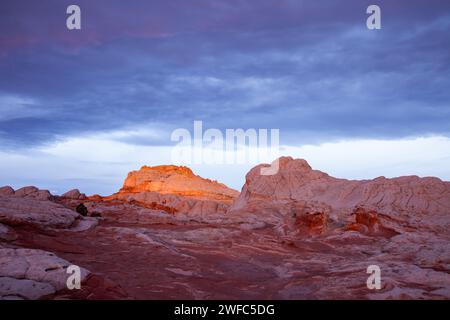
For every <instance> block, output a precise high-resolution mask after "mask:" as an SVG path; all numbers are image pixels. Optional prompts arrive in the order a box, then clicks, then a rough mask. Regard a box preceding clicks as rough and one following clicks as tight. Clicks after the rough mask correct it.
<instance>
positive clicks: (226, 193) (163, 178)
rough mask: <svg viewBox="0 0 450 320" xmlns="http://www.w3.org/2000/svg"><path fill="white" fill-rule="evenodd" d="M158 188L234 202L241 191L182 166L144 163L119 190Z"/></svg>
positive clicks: (158, 190) (136, 191)
mask: <svg viewBox="0 0 450 320" xmlns="http://www.w3.org/2000/svg"><path fill="white" fill-rule="evenodd" d="M139 192H157V193H159V194H172V195H179V196H183V197H190V198H195V199H199V200H219V201H223V202H231V201H233V200H234V198H236V197H237V196H238V195H239V193H238V192H237V191H236V190H233V189H230V188H228V187H227V186H225V185H224V184H221V183H218V182H216V181H212V180H209V179H204V178H202V177H199V176H197V175H195V174H194V173H193V172H192V170H191V169H189V168H187V167H179V166H172V165H167V166H156V167H148V166H143V167H142V168H141V169H140V170H138V171H132V172H130V173H129V174H128V176H127V178H126V179H125V182H124V184H123V187H122V189H121V190H120V191H119V193H139Z"/></svg>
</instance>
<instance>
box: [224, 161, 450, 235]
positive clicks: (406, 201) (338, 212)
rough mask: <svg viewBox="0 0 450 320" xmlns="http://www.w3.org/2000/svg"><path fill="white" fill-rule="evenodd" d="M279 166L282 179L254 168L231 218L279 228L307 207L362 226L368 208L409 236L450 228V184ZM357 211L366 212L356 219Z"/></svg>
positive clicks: (294, 163) (297, 165)
mask: <svg viewBox="0 0 450 320" xmlns="http://www.w3.org/2000/svg"><path fill="white" fill-rule="evenodd" d="M279 164H280V167H279V171H278V173H277V174H275V175H271V176H265V175H261V174H260V169H261V167H264V166H267V165H259V166H257V167H255V168H253V169H252V170H251V171H250V172H249V173H248V174H247V176H246V182H245V185H244V187H243V189H242V192H241V194H240V196H239V197H238V199H237V200H236V201H235V203H234V204H233V205H232V207H231V208H230V210H229V212H230V213H239V214H241V215H242V214H244V213H252V214H256V215H259V216H261V219H263V220H266V221H269V222H272V223H276V222H277V221H278V220H279V219H280V217H284V216H286V215H297V214H299V215H303V213H302V212H303V211H304V207H305V206H306V207H307V206H314V207H315V209H314V210H313V211H315V213H316V214H317V213H321V214H322V215H326V216H327V217H328V218H329V219H332V220H333V221H338V222H339V221H340V222H346V221H353V220H354V218H355V215H356V217H357V220H361V219H362V218H361V214H359V213H360V212H361V210H363V208H365V210H366V211H371V212H372V213H373V214H375V213H378V215H377V216H378V219H379V220H383V219H384V220H389V221H386V223H388V222H389V223H390V224H395V225H396V226H397V227H401V228H403V229H404V230H406V229H407V228H408V227H410V228H411V227H413V228H419V227H420V228H421V229H422V230H425V229H432V230H435V231H436V230H444V228H446V225H448V223H449V213H450V182H444V181H441V180H440V179H438V178H419V177H417V176H409V177H400V178H393V179H386V178H384V177H379V178H376V179H374V180H360V181H358V180H345V179H337V178H334V177H331V176H329V175H328V174H326V173H323V172H321V171H317V170H313V169H312V168H311V167H310V166H309V164H308V163H307V162H306V161H305V160H301V159H296V160H294V159H292V158H290V157H282V158H280V159H279ZM357 208H361V209H360V211H358V212H356V213H355V210H356V209H357ZM310 211H311V210H310ZM322 220H323V219H322ZM369 220H370V219H369ZM394 220H395V223H394ZM367 223H368V222H367ZM367 223H366V224H367Z"/></svg>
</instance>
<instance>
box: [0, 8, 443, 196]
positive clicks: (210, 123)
mask: <svg viewBox="0 0 450 320" xmlns="http://www.w3.org/2000/svg"><path fill="white" fill-rule="evenodd" d="M70 4H77V5H79V6H80V8H81V20H82V22H81V23H82V29H81V30H71V31H69V30H68V29H67V28H66V18H67V16H68V15H67V14H66V8H67V6H68V5H70ZM371 4H377V5H379V6H380V7H381V18H382V29H381V30H368V29H367V27H366V19H367V17H368V14H367V13H366V9H367V7H368V6H369V5H371ZM0 30H1V33H0V184H1V185H12V186H13V187H16V188H17V187H21V186H25V185H37V186H38V187H40V188H45V189H49V190H51V191H52V192H55V193H61V192H64V191H66V190H68V189H71V188H74V187H78V188H80V189H81V190H82V191H85V192H87V193H100V194H108V193H112V192H114V191H116V190H117V189H118V188H120V186H121V183H122V181H123V178H124V177H125V175H126V173H127V172H128V171H130V170H133V169H138V168H139V167H140V166H141V165H144V164H147V165H155V164H162V163H170V162H171V158H170V150H171V148H172V146H173V142H172V141H171V140H170V136H171V133H172V131H173V130H174V129H176V128H186V129H188V130H192V127H193V121H194V120H201V121H203V126H204V127H205V129H207V128H217V129H219V130H223V132H225V129H227V128H244V129H248V128H266V129H271V128H277V129H280V139H281V140H280V143H281V153H282V154H287V155H292V156H294V157H301V158H305V159H306V160H308V161H309V162H310V163H311V165H312V166H313V167H314V168H317V169H320V170H324V171H327V172H329V173H330V174H333V175H335V176H339V177H343V178H357V179H363V178H374V177H377V176H380V175H384V176H388V177H390V176H399V175H410V174H411V175H412V174H416V175H419V176H428V175H433V176H438V177H440V178H442V179H445V180H450V166H449V163H450V121H449V120H450V76H449V74H450V2H449V1H438V0H430V1H422V0H408V1H407V0H398V1H372V0H370V1H365V0H345V1H335V0H327V1H315V0H258V1H251V0H246V1H245V0H194V1H185V0H168V1H162V0H130V1H118V0H89V1H84V0H75V1H74V0H71V1H65V0H54V1H51V0H41V1H31V0H29V1H23V0H3V1H2V2H1V4H0ZM252 166H253V164H247V165H221V166H217V165H216V166H213V165H192V167H193V168H194V170H195V171H196V172H197V173H199V174H201V175H203V176H206V177H209V178H214V179H217V180H220V181H223V182H225V183H227V184H229V185H231V186H233V187H235V188H240V187H241V185H242V183H243V181H244V175H245V173H246V171H247V170H248V169H249V168H251V167H252Z"/></svg>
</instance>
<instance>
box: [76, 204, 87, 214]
mask: <svg viewBox="0 0 450 320" xmlns="http://www.w3.org/2000/svg"><path fill="white" fill-rule="evenodd" d="M75 211H76V212H78V213H79V214H81V215H82V216H83V217H86V216H87V215H88V213H89V212H88V209H87V208H86V206H85V205H84V204H82V203H80V204H79V205H78V206H77V207H76V209H75Z"/></svg>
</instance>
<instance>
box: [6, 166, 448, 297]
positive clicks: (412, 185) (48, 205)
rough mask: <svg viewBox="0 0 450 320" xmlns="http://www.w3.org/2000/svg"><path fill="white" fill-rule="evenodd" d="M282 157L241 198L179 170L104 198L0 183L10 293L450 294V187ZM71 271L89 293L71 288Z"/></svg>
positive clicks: (140, 176) (159, 172) (133, 182)
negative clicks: (352, 175)
mask: <svg viewBox="0 0 450 320" xmlns="http://www.w3.org/2000/svg"><path fill="white" fill-rule="evenodd" d="M279 163H280V170H279V171H278V173H277V174H275V175H272V176H265V175H260V172H261V167H264V166H268V165H265V164H263V165H259V166H256V167H255V168H253V169H252V170H251V171H250V172H249V173H248V174H247V176H246V182H245V185H244V186H243V188H242V191H241V192H240V193H239V192H237V191H235V190H233V189H230V188H228V187H226V186H225V185H223V184H220V183H218V182H215V181H211V180H208V179H204V178H201V177H199V176H197V175H195V174H194V173H193V172H192V171H191V170H190V169H189V168H187V167H177V166H170V165H169V166H156V167H147V166H144V167H142V168H141V169H140V170H138V171H132V172H130V173H129V175H128V176H127V178H126V180H125V182H124V185H123V187H122V188H121V190H120V191H119V192H117V193H115V194H113V195H110V196H105V197H102V196H98V195H95V196H89V197H87V196H85V195H84V194H82V193H80V192H79V191H78V190H71V191H69V192H67V193H66V194H64V195H62V196H54V195H51V194H50V193H49V192H48V191H45V190H39V189H37V188H35V187H26V188H22V189H19V190H13V189H12V188H10V187H3V188H0V297H1V298H3V299H42V298H44V299H54V298H72V299H101V298H113V299H183V298H193V299H337V298H344V299H349V298H356V299H387V298H388V299H448V298H450V277H449V272H450V232H449V227H450V182H445V181H441V180H440V179H438V178H432V177H429V178H419V177H416V176H408V177H400V178H394V179H387V178H384V177H379V178H377V179H374V180H361V181H356V180H345V179H338V178H334V177H331V176H329V175H327V174H326V173H323V172H320V171H317V170H313V169H312V168H311V167H310V166H309V164H308V163H307V162H306V161H305V160H301V159H296V160H294V159H292V158H290V157H282V158H280V159H279ZM80 208H81V209H80ZM80 213H81V214H80ZM70 264H76V265H78V266H80V267H81V268H82V270H83V273H82V274H83V277H82V281H83V282H82V288H81V290H75V291H69V290H67V289H65V280H66V278H67V274H66V273H65V270H66V268H67V266H68V265H70ZM369 265H378V266H379V267H380V268H381V271H382V281H381V284H382V287H381V289H380V290H370V289H368V288H367V286H366V280H367V277H368V275H367V273H366V270H367V267H368V266H369Z"/></svg>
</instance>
